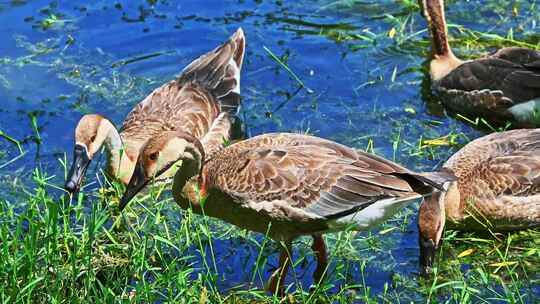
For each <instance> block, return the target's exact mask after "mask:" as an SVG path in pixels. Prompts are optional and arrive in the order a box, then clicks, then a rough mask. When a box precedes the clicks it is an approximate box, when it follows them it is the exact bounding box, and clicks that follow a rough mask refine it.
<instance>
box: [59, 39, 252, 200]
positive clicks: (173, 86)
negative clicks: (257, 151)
mask: <svg viewBox="0 0 540 304" xmlns="http://www.w3.org/2000/svg"><path fill="white" fill-rule="evenodd" d="M244 51H245V37H244V33H243V31H242V29H238V30H237V31H236V33H235V34H234V35H233V36H231V37H230V38H229V40H228V41H226V42H225V43H224V44H222V45H221V46H219V47H217V48H216V49H214V50H213V51H211V52H209V53H207V54H204V55H202V56H201V57H199V58H198V59H196V60H195V61H193V62H192V63H191V64H189V65H188V66H187V67H186V68H184V70H183V71H182V73H181V75H180V76H179V77H178V78H177V79H175V80H173V81H170V82H168V83H166V84H164V85H163V86H161V87H159V88H157V89H155V90H154V91H153V92H152V93H151V94H150V95H148V96H147V97H146V98H145V99H144V100H143V101H142V102H140V103H139V104H138V105H137V106H135V108H134V109H133V110H132V111H131V112H130V113H129V114H128V116H127V117H126V119H125V121H124V123H123V125H122V128H121V131H120V132H118V131H117V130H116V128H115V127H114V125H113V124H112V123H111V122H110V121H109V120H108V119H106V118H104V117H103V116H101V115H97V114H90V115H85V116H83V117H82V118H81V120H80V121H79V123H78V125H77V127H76V129H75V151H74V156H73V163H72V166H71V170H70V171H69V175H68V178H67V181H66V185H65V188H66V190H68V191H69V192H74V191H76V190H78V189H79V187H80V184H81V182H82V179H83V177H84V175H85V172H86V169H87V168H88V165H89V163H90V161H91V160H92V158H93V157H94V156H95V154H96V153H97V152H98V151H99V150H100V148H101V146H102V145H105V150H106V152H107V156H108V157H107V159H108V170H107V171H108V173H109V174H110V175H111V176H113V177H115V178H117V179H119V180H120V181H121V182H123V183H124V184H127V183H128V181H129V179H130V178H131V175H132V173H133V170H134V168H135V162H136V160H137V157H138V155H139V150H140V148H141V147H142V145H143V144H144V143H145V142H146V141H147V140H148V139H149V138H152V137H154V136H156V135H157V134H159V133H161V132H163V131H167V130H179V131H183V132H186V133H189V134H191V135H192V136H194V137H195V138H197V139H199V140H200V141H201V142H202V143H203V145H204V146H205V149H206V152H207V153H214V152H215V151H216V150H218V149H219V148H220V147H221V145H222V143H223V140H224V139H225V140H226V139H228V138H229V136H230V135H231V134H230V132H231V125H232V124H233V120H234V119H235V114H236V112H237V110H238V108H239V106H240V70H241V68H242V61H243V58H244Z"/></svg>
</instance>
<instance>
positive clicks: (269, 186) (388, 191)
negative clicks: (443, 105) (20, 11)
mask: <svg viewBox="0 0 540 304" xmlns="http://www.w3.org/2000/svg"><path fill="white" fill-rule="evenodd" d="M171 166H179V167H180V168H179V169H178V170H177V171H176V172H177V173H176V175H175V176H174V181H173V186H172V192H173V197H174V199H175V201H176V202H177V203H178V205H179V206H180V207H181V208H183V209H187V208H191V209H192V210H193V212H195V213H198V214H204V215H206V216H210V217H214V218H218V219H221V220H223V221H226V222H228V223H231V224H233V225H236V226H238V227H240V228H243V229H247V230H250V231H255V232H259V233H262V234H267V235H268V236H269V237H270V238H271V239H274V240H276V241H278V242H283V243H282V244H285V246H284V248H283V250H282V252H281V255H280V259H279V263H280V265H279V267H278V269H277V270H276V271H275V272H274V273H273V275H272V276H271V278H270V280H269V284H268V285H267V287H268V289H269V291H271V292H277V293H279V294H281V295H282V294H283V281H284V280H283V279H281V277H282V276H283V277H284V276H285V275H286V273H287V269H288V267H289V264H290V256H289V254H290V253H291V252H292V251H291V249H292V241H293V240H294V239H295V238H297V237H299V236H301V235H311V236H312V237H313V246H312V249H313V250H314V252H315V253H316V257H317V269H316V271H315V273H314V282H315V283H319V282H320V281H321V279H322V278H323V274H324V273H325V271H326V268H327V264H328V263H327V255H326V246H325V242H324V239H323V238H322V234H324V233H325V232H331V231H339V230H345V229H349V228H352V229H357V230H363V229H368V228H370V227H373V226H376V225H377V224H379V223H381V222H382V221H384V220H386V219H387V218H388V217H390V216H391V215H393V214H394V213H396V212H397V211H398V210H399V209H400V208H402V207H404V206H406V205H408V204H410V203H413V202H418V201H420V200H421V199H422V197H423V195H429V194H430V193H431V192H432V191H433V187H439V185H440V184H441V183H442V182H441V181H440V180H443V181H446V180H445V179H443V178H444V175H441V176H431V175H429V174H420V173H414V172H412V171H410V170H408V169H406V168H404V167H402V166H400V165H398V164H395V163H393V162H391V161H388V160H386V159H384V158H381V157H378V156H375V155H372V154H368V153H365V152H361V151H356V150H354V149H352V148H349V147H347V146H344V145H341V144H339V143H336V142H333V141H330V140H326V139H323V138H319V137H314V136H309V135H302V134H294V133H269V134H263V135H258V136H255V137H252V138H250V139H246V140H243V141H240V142H237V143H234V144H232V145H230V146H227V147H226V148H224V149H222V150H221V151H219V152H218V153H216V154H214V155H213V156H211V157H205V151H204V148H203V146H202V144H201V143H200V142H199V140H197V138H195V137H193V136H191V135H190V134H187V133H182V132H177V131H176V132H175V131H167V132H163V133H160V134H159V135H157V136H156V137H153V138H151V139H150V140H149V141H148V142H147V143H146V144H145V146H144V147H143V148H142V149H141V154H140V155H139V159H138V161H137V165H136V168H135V172H134V174H133V176H132V178H131V180H130V182H129V184H128V186H127V189H126V192H125V193H124V195H123V197H122V199H121V201H120V210H122V209H123V208H124V207H125V206H126V205H127V203H128V202H129V201H130V200H131V199H132V198H133V197H134V196H135V194H136V193H137V192H138V191H139V190H140V189H142V188H144V187H145V186H146V185H147V184H148V183H150V182H151V181H152V180H153V179H154V177H155V176H159V175H160V174H161V172H164V171H166V170H168V168H170V167H171Z"/></svg>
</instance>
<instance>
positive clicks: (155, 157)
mask: <svg viewBox="0 0 540 304" xmlns="http://www.w3.org/2000/svg"><path fill="white" fill-rule="evenodd" d="M148 159H150V160H153V161H156V160H157V159H158V153H157V152H154V153H152V154H150V155H148Z"/></svg>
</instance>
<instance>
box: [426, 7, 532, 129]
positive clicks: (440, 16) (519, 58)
mask: <svg viewBox="0 0 540 304" xmlns="http://www.w3.org/2000/svg"><path fill="white" fill-rule="evenodd" d="M423 7H424V15H425V16H426V19H427V21H428V26H429V30H430V33H431V37H432V45H433V59H432V61H431V62H430V76H431V79H432V83H433V87H434V89H435V90H436V91H437V92H438V93H439V94H440V95H441V98H442V101H443V103H444V104H446V105H447V106H448V107H449V108H451V109H452V110H454V111H456V112H459V113H465V114H472V115H477V116H481V117H485V118H488V119H490V120H492V121H497V122H506V121H512V122H514V123H515V124H517V125H523V126H529V125H539V124H540V52H538V51H535V50H532V49H527V48H517V47H509V48H503V49H500V50H498V51H496V52H494V53H492V54H489V55H486V56H484V57H481V58H478V59H476V60H469V61H462V60H460V59H458V58H457V57H456V56H455V55H454V53H453V52H452V50H451V48H450V45H449V43H448V37H447V29H446V21H445V17H444V3H443V1H442V0H423Z"/></svg>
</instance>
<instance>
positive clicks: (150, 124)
mask: <svg viewBox="0 0 540 304" xmlns="http://www.w3.org/2000/svg"><path fill="white" fill-rule="evenodd" d="M244 51H245V37H244V33H243V31H242V29H238V30H237V32H236V33H235V34H234V35H233V36H231V38H229V40H228V41H227V42H225V43H224V44H222V45H221V46H219V47H217V48H216V49H214V50H212V51H210V52H208V53H206V54H204V55H202V56H201V57H199V58H198V59H196V60H194V61H193V62H192V63H191V64H189V65H188V66H187V67H186V68H185V69H184V70H183V71H182V74H181V75H180V76H179V77H178V79H176V80H173V81H170V82H168V83H166V84H165V85H163V86H161V87H159V88H157V89H155V90H154V91H153V92H152V93H151V94H150V95H148V96H147V97H146V98H145V99H144V100H143V101H142V102H140V103H139V104H138V105H137V106H135V108H134V109H133V110H132V111H131V112H130V113H129V114H128V116H127V117H126V119H125V121H124V123H123V126H122V133H123V135H124V137H126V138H129V139H130V140H134V141H140V142H144V141H145V140H146V139H148V138H149V137H151V136H154V135H155V134H156V133H157V132H161V131H163V130H183V131H185V132H189V133H191V134H192V135H194V136H196V137H197V138H201V137H202V136H204V135H205V134H206V132H208V130H209V128H210V127H211V125H212V123H213V120H214V119H215V118H216V117H217V116H218V114H219V113H220V112H222V111H226V112H230V113H236V112H237V110H238V107H239V105H240V69H241V67H242V61H243V58H244Z"/></svg>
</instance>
